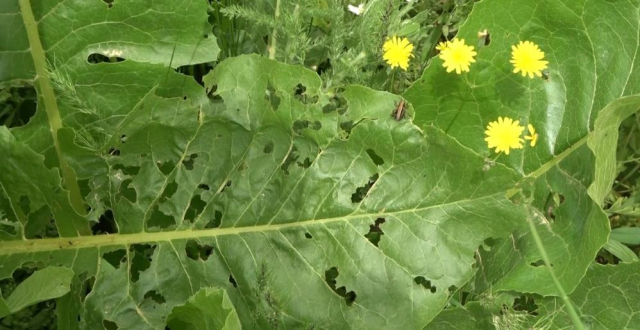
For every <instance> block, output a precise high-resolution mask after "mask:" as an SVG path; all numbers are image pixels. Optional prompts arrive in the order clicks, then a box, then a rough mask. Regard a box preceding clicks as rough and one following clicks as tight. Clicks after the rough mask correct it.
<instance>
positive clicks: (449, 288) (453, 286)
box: [447, 285, 458, 295]
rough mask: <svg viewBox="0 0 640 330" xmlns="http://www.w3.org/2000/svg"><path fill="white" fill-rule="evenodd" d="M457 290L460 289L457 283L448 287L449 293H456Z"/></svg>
mask: <svg viewBox="0 0 640 330" xmlns="http://www.w3.org/2000/svg"><path fill="white" fill-rule="evenodd" d="M456 291H458V287H457V286H455V285H452V286H450V287H448V288H447V294H448V295H452V294H454V293H456Z"/></svg>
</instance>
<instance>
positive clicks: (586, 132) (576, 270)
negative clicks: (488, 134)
mask: <svg viewBox="0 0 640 330" xmlns="http://www.w3.org/2000/svg"><path fill="white" fill-rule="evenodd" d="M639 10H640V2H639V1H637V0H633V1H614V2H604V1H574V0H548V1H539V0H526V1H522V0H487V1H483V2H480V3H478V4H477V5H476V6H475V7H474V9H473V12H472V14H471V15H470V17H469V19H468V21H467V22H466V23H465V25H464V26H463V28H461V30H460V32H459V35H458V38H461V39H465V40H466V42H467V43H468V44H472V45H475V46H478V45H477V40H478V39H477V33H478V32H479V31H483V30H485V29H487V30H488V31H489V33H490V35H491V37H490V40H491V43H490V44H489V45H488V46H483V45H481V46H480V48H479V49H478V55H477V62H476V63H474V64H473V65H472V66H471V71H470V72H469V73H467V74H462V75H456V74H453V73H450V74H448V73H446V72H445V69H444V68H443V67H442V61H441V60H440V59H439V58H434V59H433V61H432V63H431V65H430V66H429V67H428V68H427V69H426V70H425V72H424V74H423V76H422V78H421V79H420V80H418V81H417V82H416V83H415V84H414V85H413V86H412V87H411V88H410V89H409V90H408V91H407V92H406V93H405V94H404V96H405V98H406V99H407V100H409V101H410V102H411V103H412V104H413V107H414V108H415V111H416V118H415V123H416V124H418V125H419V126H421V127H429V126H432V125H433V126H436V127H440V128H441V129H443V130H444V131H445V132H447V134H448V135H450V136H452V137H454V138H455V139H456V140H458V141H459V142H460V143H462V144H463V145H465V146H467V147H469V148H471V149H473V150H474V151H476V152H477V153H479V154H481V155H484V156H487V157H492V158H494V157H495V156H494V155H495V154H493V153H492V152H490V150H489V149H488V148H487V144H486V142H485V141H484V130H485V129H486V126H487V124H488V123H489V122H491V121H495V120H496V119H497V118H498V117H501V116H502V117H504V116H506V117H511V118H514V119H517V120H520V122H521V123H523V124H527V123H531V124H533V126H534V127H535V128H536V129H537V131H538V132H539V134H540V140H539V141H538V143H537V145H536V146H535V147H530V146H528V145H527V146H525V148H524V149H522V150H514V151H513V152H512V153H511V154H510V155H502V156H501V157H499V158H498V159H497V162H498V163H501V164H504V165H506V166H508V167H510V168H513V169H514V170H515V171H517V172H518V173H520V175H521V176H522V179H523V182H527V183H526V184H523V185H521V186H520V187H521V188H522V189H523V191H524V192H525V195H527V196H529V197H528V203H530V205H531V206H532V207H531V208H530V211H529V216H530V217H531V219H532V220H533V221H535V222H536V223H537V224H538V225H537V226H538V231H539V232H540V234H541V236H542V239H543V242H544V246H545V248H546V249H547V250H548V253H549V254H550V258H551V259H552V260H551V263H552V264H553V267H554V270H555V273H556V274H557V275H558V277H559V280H560V283H561V284H562V285H563V286H564V287H565V289H567V290H568V291H571V290H572V289H573V288H574V287H575V285H576V284H577V283H578V282H579V280H580V278H581V277H582V276H583V274H584V272H585V271H586V268H587V267H588V265H589V264H590V263H591V261H592V260H593V258H594V257H595V254H596V253H597V251H598V250H599V249H600V247H601V246H602V245H603V244H604V243H605V242H606V241H607V235H608V231H609V228H608V220H607V218H606V216H605V214H604V213H603V212H602V210H601V209H600V207H599V206H598V205H599V204H600V203H601V202H602V198H603V196H604V195H603V194H604V192H605V191H606V190H607V189H608V187H610V185H611V183H612V180H613V177H614V175H615V169H614V168H613V167H612V164H613V165H615V157H613V156H614V155H613V153H614V152H615V151H614V150H615V148H612V147H611V146H612V145H615V144H612V141H615V140H616V139H617V127H618V126H619V123H620V121H621V120H622V119H624V118H625V117H626V116H628V115H629V114H630V113H632V112H633V111H635V110H637V109H638V108H639V105H640V99H639V98H638V97H627V98H622V99H619V98H620V97H624V96H628V95H633V94H636V93H638V92H639V91H640V81H639V79H638V77H639V75H638V74H637V72H638V70H639V68H640V64H639V63H638V61H637V60H636V58H637V53H638V48H639V47H638V45H639V42H640V39H639V37H638V35H639V31H640V19H639V17H640V16H639V15H640V14H639ZM524 40H529V41H533V42H535V43H536V44H538V45H539V46H540V48H541V49H542V50H543V51H544V52H545V54H546V59H547V60H548V61H549V70H548V73H547V76H548V77H547V78H536V79H529V78H528V77H522V76H521V75H520V74H514V73H512V70H513V67H512V65H511V63H509V60H510V58H511V54H510V52H511V46H512V45H515V44H517V43H518V42H519V41H524ZM605 108H608V110H606V111H605V110H603V109H605ZM603 113H606V114H604V115H603ZM602 116H604V117H607V118H608V119H606V118H604V117H602ZM600 117H602V118H600ZM596 118H598V121H596ZM594 121H596V123H595V126H594ZM594 155H595V157H596V158H594ZM594 162H595V163H596V166H595V167H594V166H592V164H594ZM612 162H613V163H612ZM543 172H544V173H543ZM587 192H589V193H590V196H591V197H593V198H595V200H593V199H591V198H589V196H588V195H587ZM480 261H481V265H482V270H481V272H480V273H479V275H478V277H477V281H476V284H477V288H478V289H488V288H492V289H493V290H514V291H521V292H536V293H540V294H543V295H548V294H558V291H557V289H556V287H555V286H554V285H553V282H551V281H550V280H549V273H548V271H547V270H546V269H545V267H540V266H541V265H542V262H541V261H542V258H541V256H540V253H539V252H538V250H537V248H536V246H535V244H533V239H532V237H531V234H530V233H529V229H528V227H523V228H521V229H520V230H518V231H517V232H516V233H514V234H513V236H512V237H511V238H510V239H506V240H502V241H499V242H497V243H496V245H495V246H493V248H492V250H491V251H490V252H487V253H484V252H483V253H482V255H481V258H480Z"/></svg>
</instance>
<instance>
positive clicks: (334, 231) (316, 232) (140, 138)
mask: <svg viewBox="0 0 640 330" xmlns="http://www.w3.org/2000/svg"><path fill="white" fill-rule="evenodd" d="M207 81H210V82H211V83H213V84H216V85H217V86H216V88H217V91H218V93H219V94H220V95H221V97H222V99H223V101H224V106H223V108H221V109H219V110H216V111H213V112H212V111H211V110H207V109H206V108H200V107H194V106H193V105H192V104H191V103H190V102H189V101H188V100H187V101H185V100H183V99H182V98H163V97H159V96H157V95H156V94H155V93H154V92H153V91H151V92H150V93H149V94H148V95H147V96H146V97H145V98H144V99H143V100H141V101H140V102H139V104H138V106H137V107H135V108H134V110H133V111H132V112H131V113H130V115H129V116H127V118H126V119H125V120H124V121H123V123H122V125H120V126H119V127H117V129H116V131H115V132H114V134H115V135H116V136H121V135H126V136H127V139H126V140H119V141H118V142H117V143H116V144H115V145H113V147H114V148H117V149H118V150H119V154H103V155H101V157H102V158H103V159H104V162H106V163H107V164H108V170H107V171H105V173H103V174H100V173H98V174H97V175H96V176H95V177H93V178H92V180H91V182H92V184H90V186H92V187H95V189H98V190H102V189H106V190H107V193H106V194H104V195H105V196H108V198H107V199H105V200H101V202H102V203H103V204H104V207H105V208H109V209H110V210H111V211H112V213H113V216H114V218H115V222H116V224H117V228H118V231H119V233H118V234H111V235H105V236H93V237H80V238H74V239H64V240H63V239H44V240H40V241H39V242H38V244H37V245H31V244H29V241H5V242H2V243H0V259H1V261H2V263H3V265H5V266H4V267H3V268H2V269H1V271H2V273H1V274H0V277H4V276H8V275H9V274H10V271H11V270H12V269H13V268H15V267H18V266H19V265H20V263H22V262H25V261H26V260H31V261H34V262H42V263H45V264H46V263H48V262H49V260H51V259H53V260H56V262H62V263H63V264H64V265H67V266H69V267H73V268H74V270H75V271H76V273H78V274H82V273H86V274H87V277H95V285H94V287H93V289H92V291H91V293H90V294H89V295H88V296H87V297H86V298H85V300H84V303H83V308H82V312H81V313H82V314H81V319H82V322H83V323H82V324H83V326H84V327H88V328H91V327H92V326H97V325H98V324H101V323H102V322H103V320H107V321H109V322H115V323H116V324H117V325H118V326H119V327H123V328H127V329H137V328H144V327H145V326H147V327H156V328H161V327H163V326H164V325H163V324H164V318H165V317H166V315H167V314H168V313H169V312H170V310H171V308H173V307H174V306H176V305H181V304H184V303H185V301H187V300H188V299H189V298H190V297H191V296H192V295H194V294H195V293H196V292H197V291H198V290H199V288H202V287H210V286H218V287H225V288H227V291H228V292H229V297H230V298H231V300H232V301H233V303H234V305H235V307H236V309H237V311H238V315H239V316H240V319H241V320H242V322H243V325H246V326H247V327H249V328H253V327H265V326H267V325H269V324H271V325H274V326H277V325H280V326H286V327H305V326H307V327H308V326H311V325H313V324H316V325H318V326H320V325H322V326H323V327H329V328H344V327H346V326H355V327H362V328H371V327H379V326H384V327H388V328H416V327H421V326H423V325H425V324H427V323H428V322H429V321H430V320H431V319H432V318H433V317H435V316H436V315H437V314H438V313H439V311H440V309H441V308H442V306H443V305H444V304H445V303H446V301H447V299H448V293H449V290H448V288H449V287H451V286H457V287H460V286H462V285H463V284H464V283H466V282H467V281H468V280H469V279H470V278H471V277H472V276H473V268H472V265H473V264H474V251H475V250H476V248H477V246H478V245H480V244H482V242H483V241H484V240H485V239H487V238H489V237H500V236H506V235H508V234H509V233H510V232H511V231H512V230H513V229H514V228H516V227H517V226H518V225H519V223H521V221H522V219H523V218H524V208H523V206H522V205H515V204H512V203H511V202H510V201H509V200H508V199H507V197H506V191H507V190H509V189H510V188H512V187H513V186H514V185H515V184H516V181H515V179H517V174H516V173H515V172H513V171H511V170H509V169H507V168H505V167H503V166H501V165H498V166H496V167H494V168H493V169H492V170H491V171H489V172H486V171H484V170H483V166H484V164H485V162H484V159H483V157H480V156H478V155H476V154H474V153H473V152H471V151H470V150H468V149H466V148H464V147H462V146H460V145H458V144H457V143H456V142H455V141H453V140H451V139H450V138H448V137H447V136H446V135H444V134H443V133H442V132H441V131H439V130H437V129H427V130H426V131H425V132H422V131H420V130H418V129H417V128H416V127H415V126H413V125H412V124H411V122H410V121H409V120H406V119H405V120H402V121H396V120H395V119H394V118H393V117H392V116H391V112H392V111H393V109H394V107H395V103H396V102H397V101H398V100H399V98H398V97H397V96H393V95H390V94H386V93H381V92H373V91H371V90H368V89H366V88H362V87H352V88H349V89H348V90H347V91H345V93H344V97H345V98H346V100H347V102H348V109H340V110H339V109H334V111H325V112H326V113H323V104H326V96H325V95H324V94H321V93H320V91H319V86H320V80H319V78H318V77H317V76H316V75H315V74H314V73H312V72H310V71H307V70H304V69H301V68H296V67H291V66H285V65H280V64H277V63H275V62H271V61H269V60H266V59H262V58H259V57H255V56H250V57H242V58H235V59H230V60H227V61H225V62H223V63H221V64H220V65H219V66H218V67H217V68H216V70H215V71H214V72H213V73H212V75H211V77H209V78H208V79H207ZM299 84H301V85H303V86H304V87H303V88H300V87H298V88H297V87H296V86H298V85H299ZM296 89H298V90H300V89H302V90H305V92H304V93H302V94H301V95H300V94H299V93H298V94H296V93H295V91H296ZM266 92H268V93H269V94H268V95H269V97H265V95H267V94H265V93H266ZM323 99H324V100H323ZM272 104H273V105H274V106H275V107H273V106H272ZM326 109H327V108H325V110H326ZM423 133H425V134H426V138H425V137H424V136H423ZM459 164H464V165H463V166H459ZM101 182H110V184H107V185H106V186H105V185H104V184H101ZM374 226H375V227H379V228H380V229H381V230H382V232H383V233H384V234H383V235H382V236H381V239H380V241H379V242H376V243H375V244H373V243H372V242H371V241H369V240H368V238H367V236H368V235H367V234H368V232H369V231H370V229H371V227H374ZM141 244H148V245H149V246H148V248H150V249H151V250H152V251H153V252H152V255H150V256H148V257H147V258H148V261H147V262H146V263H145V264H146V266H145V267H142V269H140V268H139V266H137V264H138V261H140V260H143V259H145V258H144V257H141V256H140V254H139V252H137V251H138V250H139V248H140V247H141ZM194 251H195V252H194ZM76 254H77V257H71V256H72V255H74V256H75V255H76ZM97 255H102V256H103V258H102V259H100V260H101V261H100V262H98V263H97V267H96V260H95V256H97ZM115 256H117V257H115ZM92 259H93V260H92ZM109 260H110V262H107V261H109ZM232 284H233V285H232ZM153 297H156V298H155V299H153ZM321 306H322V307H321Z"/></svg>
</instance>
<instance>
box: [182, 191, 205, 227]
mask: <svg viewBox="0 0 640 330" xmlns="http://www.w3.org/2000/svg"><path fill="white" fill-rule="evenodd" d="M205 206H207V203H206V202H205V201H203V200H202V199H201V198H200V195H195V196H193V197H192V198H191V201H190V202H189V207H188V208H187V212H186V213H185V214H184V220H186V221H189V222H193V221H194V220H195V219H196V218H197V217H198V216H199V215H200V214H201V213H202V211H204V208H205Z"/></svg>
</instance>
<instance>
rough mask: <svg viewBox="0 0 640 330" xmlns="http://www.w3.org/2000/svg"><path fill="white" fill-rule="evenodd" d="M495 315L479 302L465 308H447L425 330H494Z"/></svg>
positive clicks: (471, 303) (469, 304)
mask: <svg viewBox="0 0 640 330" xmlns="http://www.w3.org/2000/svg"><path fill="white" fill-rule="evenodd" d="M492 316H493V314H492V313H491V311H490V310H488V309H487V308H485V307H484V306H482V305H481V304H480V303H478V302H475V301H474V302H470V303H468V304H466V305H465V306H464V308H460V307H459V308H447V309H445V310H443V311H442V312H441V313H440V314H438V317H436V318H435V319H434V320H433V322H431V323H429V325H428V326H427V327H426V328H424V330H440V329H442V330H448V329H458V330H472V329H475V330H481V329H486V330H493V329H495V327H494V325H493V323H492V322H491V321H492Z"/></svg>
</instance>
